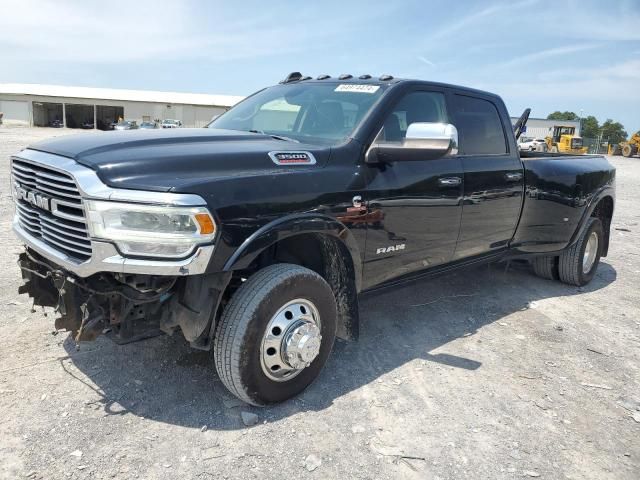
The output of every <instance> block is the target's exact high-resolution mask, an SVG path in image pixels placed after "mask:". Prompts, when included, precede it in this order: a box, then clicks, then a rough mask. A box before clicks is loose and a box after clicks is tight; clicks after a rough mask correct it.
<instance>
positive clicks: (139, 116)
mask: <svg viewBox="0 0 640 480" xmlns="http://www.w3.org/2000/svg"><path fill="white" fill-rule="evenodd" d="M242 98H243V97H238V96H231V95H206V94H196V93H175V92H154V91H148V90H120V89H108V88H88V87H64V86H57V85H38V84H18V83H4V84H1V83H0V112H3V113H4V117H3V122H4V124H5V125H18V126H19V125H23V126H35V127H50V126H55V125H60V124H62V126H65V127H68V128H83V125H84V128H98V129H101V130H107V129H109V125H110V124H111V123H112V122H114V121H118V120H119V119H124V120H136V121H137V122H138V124H140V123H141V122H143V121H154V120H159V121H162V120H164V119H175V120H180V121H182V124H183V126H184V127H203V126H205V125H206V124H207V123H209V122H210V121H211V118H212V117H215V116H217V115H220V114H221V113H223V112H225V111H227V110H228V109H229V108H230V107H232V106H233V105H235V104H236V103H238V102H239V101H240V100H242Z"/></svg>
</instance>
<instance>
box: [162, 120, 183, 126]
mask: <svg viewBox="0 0 640 480" xmlns="http://www.w3.org/2000/svg"><path fill="white" fill-rule="evenodd" d="M180 127H182V122H181V121H180V120H171V119H166V120H163V121H162V128H180Z"/></svg>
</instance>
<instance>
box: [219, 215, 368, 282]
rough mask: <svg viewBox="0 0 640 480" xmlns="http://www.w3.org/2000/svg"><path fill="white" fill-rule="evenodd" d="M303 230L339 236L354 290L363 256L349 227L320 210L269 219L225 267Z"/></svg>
mask: <svg viewBox="0 0 640 480" xmlns="http://www.w3.org/2000/svg"><path fill="white" fill-rule="evenodd" d="M305 233H317V234H320V235H329V236H332V237H335V238H336V239H338V240H339V241H340V242H341V243H342V244H343V245H344V246H345V247H346V248H347V250H348V252H349V254H350V256H351V261H352V263H353V271H354V275H355V278H354V282H355V287H356V291H357V292H359V291H360V290H361V285H362V260H361V256H360V249H359V248H358V244H357V242H356V239H355V238H354V237H353V234H352V233H351V232H350V231H349V229H348V228H347V227H346V226H345V225H344V224H342V223H341V222H339V221H338V220H336V219H335V218H332V217H329V216H327V215H322V214H302V215H288V216H286V217H282V218H279V219H277V220H274V221H273V222H270V223H268V224H266V225H264V226H262V227H260V228H259V229H258V230H256V231H255V232H254V233H252V234H251V235H250V236H249V237H248V238H247V239H246V240H245V241H244V242H243V243H242V245H240V247H239V248H238V249H237V250H236V251H235V252H234V254H233V255H232V256H231V257H230V258H229V260H227V262H226V263H225V265H224V268H223V270H224V271H232V270H242V269H244V268H247V267H249V265H250V264H251V262H253V261H254V260H255V259H256V258H257V257H258V255H260V253H262V252H263V251H264V250H265V249H267V248H269V247H270V246H271V245H273V244H275V243H276V242H278V241H281V240H284V239H286V238H289V237H294V236H296V235H300V234H305Z"/></svg>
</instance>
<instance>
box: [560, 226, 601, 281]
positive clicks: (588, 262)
mask: <svg viewBox="0 0 640 480" xmlns="http://www.w3.org/2000/svg"><path fill="white" fill-rule="evenodd" d="M603 240H604V233H603V229H602V222H601V221H600V219H598V218H595V217H590V218H589V220H588V223H587V227H586V228H585V230H584V232H583V233H582V235H581V236H580V238H579V239H578V241H577V242H576V243H575V244H573V246H571V248H569V249H567V250H565V251H564V252H562V255H560V259H559V261H558V274H559V276H560V280H561V281H562V282H563V283H568V284H570V285H577V286H579V287H580V286H583V285H586V284H587V283H589V282H590V281H591V279H592V278H593V277H594V275H595V274H596V270H597V269H598V264H599V263H600V255H601V254H602V247H603V244H604V242H603Z"/></svg>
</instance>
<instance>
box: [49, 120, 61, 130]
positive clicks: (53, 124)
mask: <svg viewBox="0 0 640 480" xmlns="http://www.w3.org/2000/svg"><path fill="white" fill-rule="evenodd" d="M49 126H50V127H53V128H62V127H64V122H63V121H62V120H57V119H56V120H52V121H51V122H49Z"/></svg>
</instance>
